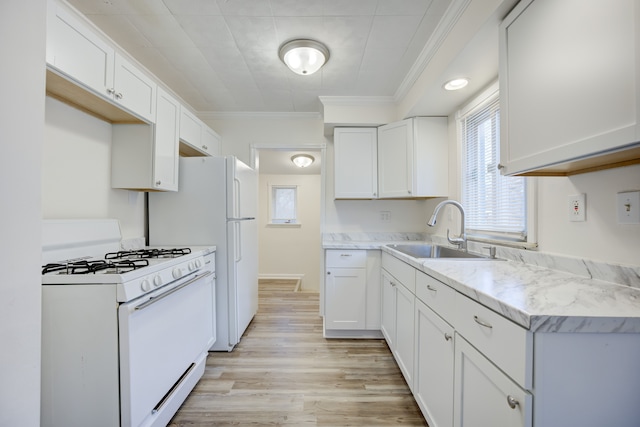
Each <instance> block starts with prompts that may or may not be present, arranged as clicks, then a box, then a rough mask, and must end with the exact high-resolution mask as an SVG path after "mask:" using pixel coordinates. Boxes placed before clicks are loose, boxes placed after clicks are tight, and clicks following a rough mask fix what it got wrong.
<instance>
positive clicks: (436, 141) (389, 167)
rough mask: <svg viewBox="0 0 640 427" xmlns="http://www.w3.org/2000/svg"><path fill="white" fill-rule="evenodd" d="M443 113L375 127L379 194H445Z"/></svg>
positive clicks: (446, 155)
mask: <svg viewBox="0 0 640 427" xmlns="http://www.w3.org/2000/svg"><path fill="white" fill-rule="evenodd" d="M448 170H449V151H448V144H447V118H446V117H414V118H409V119H405V120H402V121H400V122H395V123H389V124H387V125H384V126H380V127H379V128H378V197H379V198H382V199H386V198H389V199H393V198H400V199H406V198H409V199H410V198H427V197H447V195H448V191H449V188H448V185H449V184H448Z"/></svg>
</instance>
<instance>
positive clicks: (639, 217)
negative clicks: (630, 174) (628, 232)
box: [617, 191, 640, 224]
mask: <svg viewBox="0 0 640 427" xmlns="http://www.w3.org/2000/svg"><path fill="white" fill-rule="evenodd" d="M617 200H618V203H617V206H618V224H640V191H625V192H622V193H618V195H617Z"/></svg>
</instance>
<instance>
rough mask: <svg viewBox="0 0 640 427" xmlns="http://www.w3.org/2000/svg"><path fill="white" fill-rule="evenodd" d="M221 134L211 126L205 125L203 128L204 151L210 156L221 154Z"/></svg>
mask: <svg viewBox="0 0 640 427" xmlns="http://www.w3.org/2000/svg"><path fill="white" fill-rule="evenodd" d="M221 140H222V138H220V135H218V134H217V133H216V132H215V131H214V130H213V129H211V128H210V127H209V126H207V125H204V126H203V129H202V151H204V152H205V153H206V154H207V155H209V156H219V155H220V145H221Z"/></svg>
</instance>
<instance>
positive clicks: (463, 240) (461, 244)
mask: <svg viewBox="0 0 640 427" xmlns="http://www.w3.org/2000/svg"><path fill="white" fill-rule="evenodd" d="M444 205H453V206H455V207H457V208H458V210H460V235H459V236H458V237H449V229H447V240H448V241H449V243H451V244H453V245H456V246H458V248H460V249H464V250H465V251H466V250H467V233H466V232H465V231H464V208H463V207H462V205H461V204H460V203H458V202H456V201H455V200H445V201H444V202H440V203H438V206H436V208H435V209H434V210H433V215H431V219H430V220H429V222H427V225H428V226H429V227H433V226H434V225H436V217H437V216H438V212H440V209H441V208H442V207H443V206H444Z"/></svg>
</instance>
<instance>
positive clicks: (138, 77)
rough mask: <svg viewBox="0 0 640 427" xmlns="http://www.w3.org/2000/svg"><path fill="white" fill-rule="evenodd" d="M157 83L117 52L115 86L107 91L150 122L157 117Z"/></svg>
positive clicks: (117, 100) (124, 105) (122, 104)
mask: <svg viewBox="0 0 640 427" xmlns="http://www.w3.org/2000/svg"><path fill="white" fill-rule="evenodd" d="M156 91H157V84H156V83H155V82H154V81H153V80H152V79H151V78H149V77H148V76H147V75H146V74H144V73H143V72H142V71H140V70H139V69H138V68H136V67H135V66H134V65H133V64H132V63H130V62H129V61H127V60H126V59H124V58H123V57H122V55H120V54H118V53H116V58H115V72H114V80H113V87H112V88H110V89H107V93H108V94H109V93H111V94H112V95H113V99H114V100H115V101H116V102H117V103H118V104H120V105H121V106H123V107H124V108H126V109H127V110H129V111H132V112H133V113H136V114H137V115H139V116H141V117H142V118H144V119H146V120H147V121H149V122H153V121H154V120H155V117H156Z"/></svg>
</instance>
